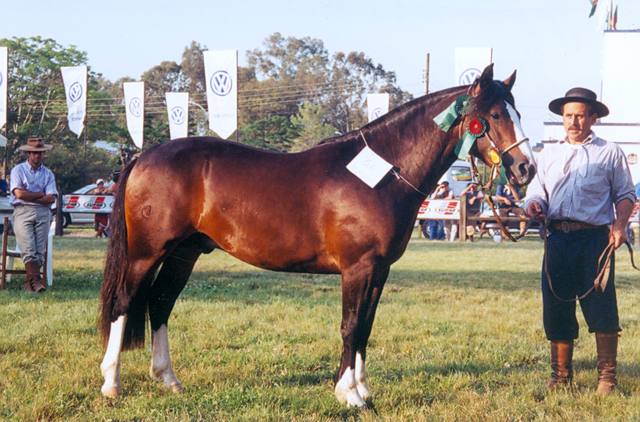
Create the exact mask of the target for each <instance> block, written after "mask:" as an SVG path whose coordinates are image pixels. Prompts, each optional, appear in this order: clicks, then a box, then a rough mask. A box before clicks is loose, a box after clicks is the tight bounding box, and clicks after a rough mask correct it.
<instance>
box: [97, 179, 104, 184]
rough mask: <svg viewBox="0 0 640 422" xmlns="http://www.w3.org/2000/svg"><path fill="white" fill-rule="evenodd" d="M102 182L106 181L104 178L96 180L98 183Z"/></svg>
mask: <svg viewBox="0 0 640 422" xmlns="http://www.w3.org/2000/svg"><path fill="white" fill-rule="evenodd" d="M100 183H104V179H98V180H96V185H99V184H100Z"/></svg>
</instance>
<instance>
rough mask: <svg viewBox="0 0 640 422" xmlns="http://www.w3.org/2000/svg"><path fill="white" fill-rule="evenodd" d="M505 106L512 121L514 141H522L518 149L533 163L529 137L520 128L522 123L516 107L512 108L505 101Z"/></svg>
mask: <svg viewBox="0 0 640 422" xmlns="http://www.w3.org/2000/svg"><path fill="white" fill-rule="evenodd" d="M504 105H505V108H506V109H507V112H508V113H509V117H510V118H511V122H513V131H514V132H515V134H516V142H521V141H524V142H522V143H521V144H520V145H518V148H519V149H520V151H521V152H522V153H523V154H524V155H525V156H526V157H527V158H528V159H529V162H530V163H533V162H534V161H533V151H532V150H531V145H529V138H527V136H526V135H525V134H524V131H523V130H522V125H521V124H520V118H519V117H518V113H517V112H516V109H515V108H513V106H512V105H511V104H509V103H508V102H507V101H505V102H504Z"/></svg>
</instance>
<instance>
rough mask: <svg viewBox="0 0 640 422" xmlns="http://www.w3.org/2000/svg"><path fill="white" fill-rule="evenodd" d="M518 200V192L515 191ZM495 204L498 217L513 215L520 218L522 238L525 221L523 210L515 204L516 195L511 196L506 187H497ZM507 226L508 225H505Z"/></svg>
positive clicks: (525, 228) (508, 188)
mask: <svg viewBox="0 0 640 422" xmlns="http://www.w3.org/2000/svg"><path fill="white" fill-rule="evenodd" d="M516 194H517V195H518V198H519V197H520V192H518V191H516ZM496 202H497V203H498V215H499V216H500V217H508V216H510V215H514V216H516V217H520V236H524V234H525V232H526V230H527V221H526V216H525V213H524V210H523V209H522V208H520V207H519V206H518V204H517V203H516V195H514V194H513V192H512V191H511V188H510V187H509V186H508V185H498V186H497V187H496ZM505 226H508V223H507V224H506V225H505Z"/></svg>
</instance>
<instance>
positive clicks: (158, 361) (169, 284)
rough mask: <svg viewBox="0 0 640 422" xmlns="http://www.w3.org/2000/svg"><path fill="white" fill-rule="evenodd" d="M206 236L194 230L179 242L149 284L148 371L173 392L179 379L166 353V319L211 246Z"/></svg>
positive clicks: (178, 386)
mask: <svg viewBox="0 0 640 422" xmlns="http://www.w3.org/2000/svg"><path fill="white" fill-rule="evenodd" d="M207 240H208V238H206V239H205V238H204V237H203V236H202V235H199V234H196V235H193V236H191V237H189V238H188V239H186V240H184V241H183V242H182V243H180V244H179V245H178V246H177V247H176V249H175V250H174V251H173V252H171V253H170V254H169V255H168V256H167V257H166V258H165V260H164V263H163V264H162V268H161V269H160V272H159V273H158V276H157V277H156V280H155V282H154V283H153V285H152V287H151V292H150V298H149V319H150V321H151V331H152V332H151V336H152V346H151V350H152V354H151V355H152V357H151V365H150V368H149V374H150V375H151V377H152V378H154V379H157V380H159V381H162V383H163V385H164V386H165V387H166V388H168V389H169V390H171V391H172V392H174V393H180V392H182V390H183V387H182V383H181V382H180V380H179V379H178V377H177V376H176V374H175V372H174V371H173V365H172V364H171V355H170V353H169V335H168V334H169V332H168V321H169V316H170V314H171V311H172V310H173V306H174V305H175V303H176V300H177V298H178V296H179V295H180V292H182V289H184V287H185V285H186V284H187V280H188V279H189V276H190V275H191V272H192V271H193V266H194V265H195V263H196V261H197V259H198V257H199V256H200V254H201V253H203V252H206V253H208V252H210V251H211V250H213V245H211V244H210V243H208V242H207Z"/></svg>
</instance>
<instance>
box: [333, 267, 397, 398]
mask: <svg viewBox="0 0 640 422" xmlns="http://www.w3.org/2000/svg"><path fill="white" fill-rule="evenodd" d="M388 272H389V269H388V267H387V268H386V269H380V268H376V265H375V264H374V263H370V262H368V263H359V264H357V265H354V266H352V267H350V268H349V269H348V270H345V271H343V273H342V324H341V326H340V332H341V334H342V342H343V346H342V359H341V362H340V370H339V371H338V377H337V379H338V381H337V382H336V387H335V395H336V398H337V399H338V401H340V402H341V403H346V404H347V405H348V406H356V407H364V406H366V402H365V399H366V398H368V397H369V396H370V392H369V386H368V383H367V377H366V373H365V370H364V361H365V350H366V340H367V339H368V337H369V333H370V332H371V325H372V324H373V317H374V316H375V305H377V303H378V299H379V295H380V292H381V290H382V289H381V285H382V284H384V281H385V280H386V276H387V275H388ZM376 289H377V293H375V292H376ZM372 304H373V305H374V307H373V311H372V310H371V305H372ZM363 339H364V345H363Z"/></svg>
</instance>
